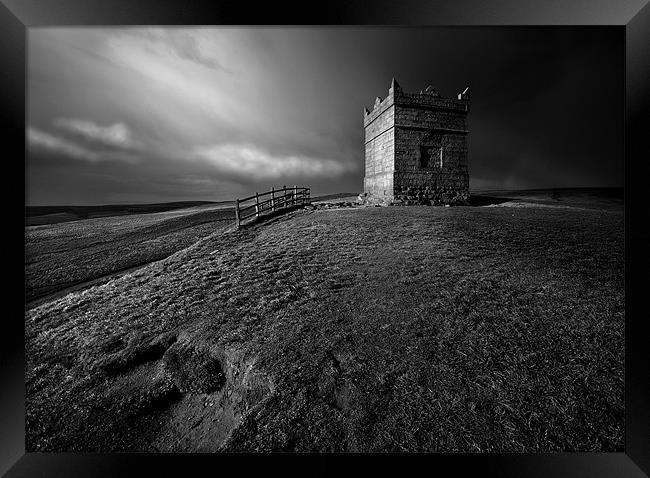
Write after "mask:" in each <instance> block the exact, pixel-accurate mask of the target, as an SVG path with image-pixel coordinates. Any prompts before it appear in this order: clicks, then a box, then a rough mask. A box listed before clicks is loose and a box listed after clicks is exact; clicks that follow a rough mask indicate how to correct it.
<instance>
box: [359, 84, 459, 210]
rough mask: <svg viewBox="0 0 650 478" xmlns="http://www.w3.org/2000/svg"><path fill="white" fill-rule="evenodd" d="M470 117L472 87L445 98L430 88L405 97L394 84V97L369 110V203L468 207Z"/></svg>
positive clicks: (378, 100) (366, 180) (366, 187)
mask: <svg viewBox="0 0 650 478" xmlns="http://www.w3.org/2000/svg"><path fill="white" fill-rule="evenodd" d="M468 112H469V87H468V88H465V90H464V91H463V92H462V93H459V94H458V98H443V97H441V96H440V93H438V92H437V91H436V90H435V89H434V88H431V87H430V86H428V87H427V88H426V89H425V90H424V91H420V93H405V92H404V91H402V88H401V87H400V86H399V84H398V83H397V81H396V80H395V78H393V81H392V82H391V85H390V89H389V90H388V96H387V97H386V98H385V99H384V100H382V99H381V98H379V97H377V98H376V99H375V104H374V107H373V109H372V111H368V109H367V108H366V109H365V110H364V119H363V125H364V127H365V131H366V140H365V141H366V170H365V177H364V179H363V189H364V192H365V196H366V200H367V201H368V202H371V203H384V204H389V203H392V202H396V203H403V204H432V205H437V204H467V201H468V199H469V173H468V171H467V134H468V130H467V115H468Z"/></svg>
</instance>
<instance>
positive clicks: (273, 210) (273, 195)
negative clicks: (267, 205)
mask: <svg viewBox="0 0 650 478" xmlns="http://www.w3.org/2000/svg"><path fill="white" fill-rule="evenodd" d="M271 212H275V186H273V187H272V188H271Z"/></svg>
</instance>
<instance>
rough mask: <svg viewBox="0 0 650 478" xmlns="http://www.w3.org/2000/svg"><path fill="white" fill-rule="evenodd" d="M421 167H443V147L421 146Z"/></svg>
mask: <svg viewBox="0 0 650 478" xmlns="http://www.w3.org/2000/svg"><path fill="white" fill-rule="evenodd" d="M420 167H421V168H434V169H442V147H438V146H421V147H420Z"/></svg>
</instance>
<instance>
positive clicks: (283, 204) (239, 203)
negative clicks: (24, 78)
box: [235, 186, 311, 227]
mask: <svg viewBox="0 0 650 478" xmlns="http://www.w3.org/2000/svg"><path fill="white" fill-rule="evenodd" d="M310 192H311V189H310V188H299V187H298V186H294V187H292V188H288V187H286V186H283V187H282V189H275V188H271V190H270V191H267V192H265V193H261V194H260V193H255V194H254V195H253V196H249V197H247V198H243V199H235V221H236V222H237V227H240V226H241V225H242V224H243V223H244V221H246V220H247V219H251V218H253V221H255V220H256V219H258V218H260V217H262V216H264V215H269V214H273V213H275V212H278V211H280V210H282V209H289V208H293V207H295V206H301V205H303V204H309V203H310V201H311V199H310V197H309V195H310ZM267 196H271V197H270V198H268V199H260V198H265V197H267ZM251 222H252V221H251Z"/></svg>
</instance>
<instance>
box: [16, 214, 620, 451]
mask: <svg viewBox="0 0 650 478" xmlns="http://www.w3.org/2000/svg"><path fill="white" fill-rule="evenodd" d="M623 220H624V215H623V211H622V210H621V209H615V208H609V209H585V208H554V207H545V208H544V207H538V208H534V207H507V206H505V207H504V206H503V205H501V206H499V207H457V208H432V207H391V208H341V209H336V208H332V209H316V210H300V211H296V212H293V213H290V214H288V215H286V216H283V217H279V218H276V219H274V220H272V221H270V222H268V223H263V224H259V225H256V226H253V227H250V228H245V229H241V230H236V229H234V228H232V227H231V226H224V227H223V228H221V229H219V230H217V231H215V232H214V233H212V234H209V235H207V236H204V237H203V238H201V239H199V240H198V242H196V243H194V244H193V245H191V246H189V247H187V248H184V249H182V250H179V251H178V252H175V253H174V254H172V255H171V256H169V257H167V258H165V259H162V260H159V261H157V262H154V263H152V264H149V265H147V266H144V267H142V268H140V269H138V270H135V271H132V272H129V273H127V274H125V275H123V276H121V277H119V278H116V279H113V280H110V281H109V282H107V283H104V284H101V285H98V286H95V287H92V288H89V289H87V290H84V291H80V292H75V293H71V294H68V295H66V296H64V297H61V298H59V299H57V300H54V301H51V302H48V303H45V304H43V305H41V306H39V307H36V308H34V309H32V310H29V311H27V312H26V322H25V324H26V325H25V327H26V357H27V366H26V382H27V383H26V393H27V398H26V447H27V451H63V450H66V451H81V450H83V451H127V450H129V451H133V450H138V451H217V450H226V451H249V450H285V451H286V450H298V451H312V450H319V451H447V452H449V451H465V452H478V451H483V452H485V451H500V452H509V451H512V452H519V451H526V452H538V451H560V450H564V451H576V450H579V451H588V450H593V451H621V450H622V449H623V430H624V302H625V300H624V299H625V297H624V287H623V267H624V261H623ZM105 257H107V256H105ZM112 260H113V259H111V261H112Z"/></svg>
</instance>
